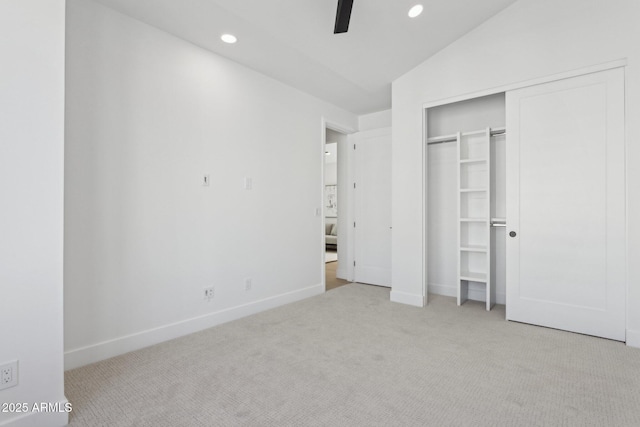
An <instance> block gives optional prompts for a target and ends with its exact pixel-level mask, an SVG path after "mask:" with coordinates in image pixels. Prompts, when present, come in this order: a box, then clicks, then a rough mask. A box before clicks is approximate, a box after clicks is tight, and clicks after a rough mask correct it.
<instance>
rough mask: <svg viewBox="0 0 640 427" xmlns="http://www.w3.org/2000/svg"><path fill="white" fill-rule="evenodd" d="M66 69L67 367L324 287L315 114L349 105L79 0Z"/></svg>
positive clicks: (72, 2)
mask: <svg viewBox="0 0 640 427" xmlns="http://www.w3.org/2000/svg"><path fill="white" fill-rule="evenodd" d="M66 83H67V122H66V125H67V138H66V162H67V163H66V186H65V190H66V197H65V209H66V212H65V227H66V230H65V256H66V259H65V316H66V317H65V350H66V366H67V368H71V367H75V366H79V365H83V364H86V363H89V362H93V361H95V360H100V359H103V358H106V357H109V356H112V355H115V354H120V353H123V352H126V351H130V350H133V349H136V348H140V347H142V346H145V345H149V344H153V343H156V342H159V341H162V340H166V339H169V338H172V337H175V336H180V335H183V334H187V333H190V332H193V331H195V330H199V329H202V328H206V327H209V326H213V325H215V324H218V323H220V322H223V321H227V320H230V319H233V318H237V317H239V316H243V315H247V314H251V313H254V312H257V311H260V310H262V309H266V308H269V307H272V306H276V305H280V304H283V303H286V302H289V301H293V300H296V299H300V298H304V297H307V296H311V295H314V294H318V293H320V292H322V291H323V289H324V283H322V277H323V276H322V274H323V267H324V266H323V264H322V263H321V260H322V259H323V256H324V253H323V248H322V236H323V224H322V218H321V217H319V216H316V214H315V212H316V209H317V208H320V207H321V206H322V200H323V194H322V189H323V186H324V184H323V182H322V181H321V176H322V155H323V152H324V141H323V140H322V134H323V133H322V131H323V121H322V120H323V118H324V119H325V120H328V121H331V122H332V123H337V124H341V125H342V126H344V127H351V128H356V127H357V118H356V117H355V116H354V115H352V114H350V113H348V112H345V111H343V110H340V109H338V108H336V107H334V106H332V105H329V104H327V103H324V102H322V101H319V100H317V99H315V98H312V97H310V96H308V95H306V94H303V93H302V92H299V91H297V90H294V89H292V88H290V87H288V86H285V85H283V84H281V83H279V82H277V81H275V80H273V79H270V78H268V77H265V76H264V75H261V74H259V73H257V72H255V71H252V70H250V69H248V68H245V67H243V66H240V65H238V64H236V63H234V62H231V61H229V60H227V59H224V58H222V57H220V56H217V55H215V54H212V53H210V52H208V51H205V50H203V49H201V48H198V47H196V46H194V45H192V44H190V43H187V42H185V41H183V40H180V39H178V38H175V37H173V36H171V35H169V34H167V33H164V32H162V31H159V30H157V29H155V28H152V27H150V26H147V25H145V24H142V23H140V22H138V21H135V20H133V19H131V18H128V17H126V16H124V15H121V14H119V13H116V12H114V11H112V10H110V9H107V8H105V7H103V6H100V5H98V4H95V3H93V2H90V1H86V0H69V2H68V15H67V80H66ZM274 165H277V166H274ZM203 174H209V175H210V178H211V185H210V186H208V187H204V186H202V185H201V179H202V175H203ZM244 177H251V178H252V179H253V189H252V190H245V189H244V188H243V185H244ZM321 230H322V231H321ZM248 277H251V278H252V279H253V289H252V290H251V291H249V292H247V291H245V278H248ZM206 286H214V287H215V297H214V298H213V300H211V301H210V302H207V301H205V300H204V299H203V297H202V295H203V288H204V287H206Z"/></svg>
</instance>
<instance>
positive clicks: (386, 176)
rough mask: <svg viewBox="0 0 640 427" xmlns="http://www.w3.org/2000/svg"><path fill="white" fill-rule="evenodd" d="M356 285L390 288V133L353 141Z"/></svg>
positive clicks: (383, 131)
mask: <svg viewBox="0 0 640 427" xmlns="http://www.w3.org/2000/svg"><path fill="white" fill-rule="evenodd" d="M356 147H357V148H356V150H355V156H354V159H355V165H354V166H355V178H356V180H355V182H356V188H355V189H354V200H355V209H354V219H355V270H354V274H355V281H356V282H360V283H369V284H372V285H380V286H389V287H390V286H391V129H380V130H375V131H368V132H362V133H360V134H358V136H357V139H356Z"/></svg>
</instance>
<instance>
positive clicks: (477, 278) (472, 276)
mask: <svg viewBox="0 0 640 427" xmlns="http://www.w3.org/2000/svg"><path fill="white" fill-rule="evenodd" d="M491 132H492V131H491V129H485V130H482V131H477V132H465V133H461V132H459V133H457V134H456V146H457V150H456V151H457V159H458V161H457V169H458V170H457V179H458V191H459V195H458V199H457V200H458V203H457V207H458V222H459V225H458V236H457V237H458V239H457V241H458V283H457V286H458V292H457V293H458V295H457V298H458V305H462V304H464V303H465V301H467V299H468V296H469V285H470V283H477V284H481V285H483V286H484V288H485V291H486V299H485V301H486V309H487V310H491V307H493V305H494V304H495V301H496V293H495V287H493V286H492V280H491V278H492V274H491Z"/></svg>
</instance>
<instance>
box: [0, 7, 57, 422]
mask: <svg viewBox="0 0 640 427" xmlns="http://www.w3.org/2000/svg"><path fill="white" fill-rule="evenodd" d="M64 7H65V2H64V1H63V0H56V1H52V0H21V1H3V2H0V57H1V58H2V65H1V66H0V200H1V202H0V203H2V207H1V208H0V236H2V237H1V238H0V289H1V291H2V292H1V293H2V295H1V297H0V306H1V308H0V330H1V331H2V342H1V343H0V364H4V363H5V362H9V361H13V360H16V359H17V360H18V361H19V373H18V381H19V384H18V385H17V386H15V387H13V388H9V389H5V390H2V391H0V402H2V403H5V402H6V403H20V402H25V403H28V406H29V409H31V408H32V405H33V404H34V403H40V402H50V403H54V404H55V403H61V404H64V403H65V402H66V399H65V397H64V377H63V347H62V344H63V326H62V325H63V323H62V322H63V321H62V298H63V297H62V295H63V291H62V264H63V260H62V256H63V251H62V238H63V228H62V227H63V219H62V215H63V160H64V159H63V156H64V25H65V24H64V23H65V16H64ZM67 418H68V416H67V414H66V413H34V414H26V416H25V414H21V413H15V412H14V413H8V412H0V425H11V426H35V425H38V426H60V425H65V424H66V422H67Z"/></svg>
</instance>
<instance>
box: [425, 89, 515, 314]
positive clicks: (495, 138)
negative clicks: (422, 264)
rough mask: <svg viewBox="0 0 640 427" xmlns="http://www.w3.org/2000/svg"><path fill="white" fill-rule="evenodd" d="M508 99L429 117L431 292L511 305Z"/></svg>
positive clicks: (458, 105) (452, 107)
mask: <svg viewBox="0 0 640 427" xmlns="http://www.w3.org/2000/svg"><path fill="white" fill-rule="evenodd" d="M505 112H506V106H505V94H504V93H498V94H494V95H489V96H484V97H479V98H474V99H470V100H466V101H460V102H455V103H449V104H443V105H439V106H435V107H431V108H427V109H426V111H425V115H426V119H425V124H426V132H425V135H426V141H425V142H426V160H425V167H426V173H425V177H426V178H427V184H426V186H425V191H426V193H427V194H426V202H427V204H426V233H427V235H426V239H425V241H426V248H427V251H426V257H427V260H426V265H427V274H426V284H427V292H428V293H430V294H436V295H445V296H450V297H456V298H457V303H458V305H462V304H464V303H465V302H466V301H467V300H473V301H481V302H484V305H485V307H486V309H487V310H490V309H491V308H492V307H493V305H494V304H505V302H506V297H505V294H506V293H505V288H506V285H505V270H506V267H505V259H506V247H505V246H506V228H505V227H504V224H505V221H506V218H505V217H506V183H505V180H506V158H505V150H506V129H505V124H506V113H505Z"/></svg>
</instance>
